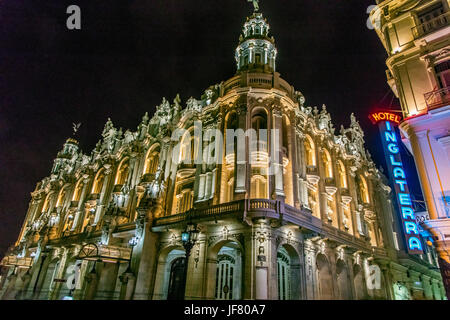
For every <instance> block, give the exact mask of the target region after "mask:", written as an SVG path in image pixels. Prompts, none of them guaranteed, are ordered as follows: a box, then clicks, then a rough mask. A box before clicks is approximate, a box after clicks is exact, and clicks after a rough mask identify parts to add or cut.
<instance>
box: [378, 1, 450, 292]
mask: <svg viewBox="0 0 450 320" xmlns="http://www.w3.org/2000/svg"><path fill="white" fill-rule="evenodd" d="M377 2H378V7H377V8H376V9H375V10H373V11H372V12H371V21H372V23H373V25H374V26H375V30H376V32H377V34H378V36H379V37H380V39H381V41H382V43H383V45H384V47H385V48H386V50H387V53H388V59H387V61H386V65H387V67H388V70H387V71H386V73H387V77H388V83H389V85H390V86H391V88H392V91H393V92H394V93H395V95H396V96H397V97H398V98H399V100H400V103H401V107H402V111H403V116H404V118H405V119H404V120H403V122H402V124H401V125H400V130H401V134H402V139H403V142H404V144H405V145H406V147H407V148H408V149H409V151H410V152H411V153H412V154H413V156H414V160H415V163H416V167H417V172H418V175H419V178H420V182H421V187H422V191H423V195H424V197H425V200H426V206H427V210H428V213H429V218H430V219H429V220H428V221H426V222H425V223H424V226H425V227H426V228H428V229H429V230H430V231H431V233H432V234H433V236H434V239H435V240H436V244H437V250H438V252H439V255H440V257H441V258H442V259H444V260H446V261H447V263H450V257H449V254H448V252H449V250H450V243H449V239H450V165H449V164H450V135H449V134H450V1H448V0H423V1H418V0H392V1H377ZM449 285H450V284H449Z"/></svg>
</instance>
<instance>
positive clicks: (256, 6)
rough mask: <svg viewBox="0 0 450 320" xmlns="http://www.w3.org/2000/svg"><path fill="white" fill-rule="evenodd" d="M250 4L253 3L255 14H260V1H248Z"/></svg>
mask: <svg viewBox="0 0 450 320" xmlns="http://www.w3.org/2000/svg"><path fill="white" fill-rule="evenodd" d="M247 1H248V2H253V8H254V10H253V11H254V12H258V11H259V0H247Z"/></svg>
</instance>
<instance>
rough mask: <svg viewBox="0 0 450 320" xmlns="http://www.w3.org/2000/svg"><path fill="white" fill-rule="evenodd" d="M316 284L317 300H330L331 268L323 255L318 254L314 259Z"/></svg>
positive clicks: (331, 287) (331, 294)
mask: <svg viewBox="0 0 450 320" xmlns="http://www.w3.org/2000/svg"><path fill="white" fill-rule="evenodd" d="M316 266H317V283H318V293H319V300H332V299H333V298H334V297H333V277H332V276H331V268H330V263H329V262H328V259H327V258H326V257H325V255H323V254H321V253H319V254H318V255H317V258H316Z"/></svg>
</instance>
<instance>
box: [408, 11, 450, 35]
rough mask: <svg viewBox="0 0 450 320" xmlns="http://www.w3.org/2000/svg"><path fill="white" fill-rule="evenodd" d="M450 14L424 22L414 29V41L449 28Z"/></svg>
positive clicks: (446, 13)
mask: <svg viewBox="0 0 450 320" xmlns="http://www.w3.org/2000/svg"><path fill="white" fill-rule="evenodd" d="M449 20H450V12H445V13H443V14H441V15H440V16H437V17H436V18H434V19H431V20H429V21H427V22H424V23H422V24H420V25H418V26H415V27H414V28H412V32H413V35H414V39H415V40H417V39H419V38H421V37H423V36H426V35H428V34H430V33H433V32H436V31H438V30H440V29H443V28H445V27H447V26H449Z"/></svg>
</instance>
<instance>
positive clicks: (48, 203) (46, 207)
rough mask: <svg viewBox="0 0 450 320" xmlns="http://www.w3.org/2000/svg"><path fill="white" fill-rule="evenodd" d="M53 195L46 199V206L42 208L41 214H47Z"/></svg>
mask: <svg viewBox="0 0 450 320" xmlns="http://www.w3.org/2000/svg"><path fill="white" fill-rule="evenodd" d="M52 195H53V193H49V194H48V195H47V197H45V201H44V205H43V206H42V211H41V212H43V213H44V212H47V210H48V207H49V206H50V199H51V197H52Z"/></svg>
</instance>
